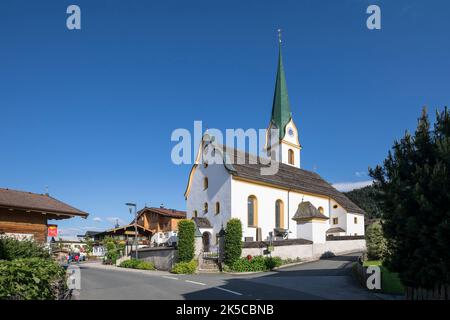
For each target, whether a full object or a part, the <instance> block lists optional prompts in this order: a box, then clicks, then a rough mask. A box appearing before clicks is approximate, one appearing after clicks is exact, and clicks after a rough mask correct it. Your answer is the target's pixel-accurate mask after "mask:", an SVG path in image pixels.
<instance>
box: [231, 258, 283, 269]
mask: <svg viewBox="0 0 450 320" xmlns="http://www.w3.org/2000/svg"><path fill="white" fill-rule="evenodd" d="M282 262H283V261H282V259H281V258H280V257H263V256H256V257H245V258H240V259H238V260H236V261H235V262H233V264H231V265H229V270H231V271H234V272H257V271H269V270H272V269H273V268H276V267H279V266H281V265H282Z"/></svg>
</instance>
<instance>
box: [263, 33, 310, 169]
mask: <svg viewBox="0 0 450 320" xmlns="http://www.w3.org/2000/svg"><path fill="white" fill-rule="evenodd" d="M278 46H279V48H278V68H277V78H276V82H275V93H274V95H273V105H272V116H271V119H270V124H269V127H268V128H267V133H266V148H267V150H268V151H270V148H271V146H272V144H273V142H274V141H273V140H272V138H273V137H272V138H271V130H272V129H275V128H276V130H277V131H278V134H279V137H278V140H279V141H278V142H279V148H278V151H277V154H278V155H277V156H278V161H280V162H282V163H286V164H288V165H291V166H295V167H297V168H300V150H301V149H302V146H301V145H300V141H299V138H298V136H299V134H298V130H297V127H296V126H295V124H294V120H293V119H292V113H291V105H290V103H289V97H288V91H287V85H286V76H285V74H284V66H283V56H282V55H281V30H280V29H278ZM275 132H276V131H275Z"/></svg>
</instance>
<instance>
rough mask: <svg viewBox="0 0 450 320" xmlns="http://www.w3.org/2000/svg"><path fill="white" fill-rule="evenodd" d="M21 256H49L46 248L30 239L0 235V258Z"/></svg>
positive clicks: (12, 258)
mask: <svg viewBox="0 0 450 320" xmlns="http://www.w3.org/2000/svg"><path fill="white" fill-rule="evenodd" d="M21 258H44V259H48V258H50V254H49V252H48V250H46V249H45V248H44V247H43V246H42V245H41V244H39V243H37V242H34V241H32V240H21V241H19V240H16V239H14V238H10V237H0V260H14V259H21Z"/></svg>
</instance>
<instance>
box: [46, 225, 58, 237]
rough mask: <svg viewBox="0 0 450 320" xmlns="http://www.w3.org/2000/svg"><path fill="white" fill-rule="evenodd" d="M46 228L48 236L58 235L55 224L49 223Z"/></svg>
mask: <svg viewBox="0 0 450 320" xmlns="http://www.w3.org/2000/svg"><path fill="white" fill-rule="evenodd" d="M47 230H48V236H49V237H57V236H58V226H57V225H56V224H49V225H48V228H47Z"/></svg>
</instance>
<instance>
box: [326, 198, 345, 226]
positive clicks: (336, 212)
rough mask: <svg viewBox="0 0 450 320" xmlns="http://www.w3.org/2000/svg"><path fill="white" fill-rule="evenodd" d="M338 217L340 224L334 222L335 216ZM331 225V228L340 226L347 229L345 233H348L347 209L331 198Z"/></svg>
mask: <svg viewBox="0 0 450 320" xmlns="http://www.w3.org/2000/svg"><path fill="white" fill-rule="evenodd" d="M334 206H337V208H334ZM336 217H337V218H338V224H333V218H336ZM328 222H329V227H330V228H336V227H340V228H342V229H344V230H345V234H346V235H348V232H347V211H346V210H345V209H344V208H343V207H342V206H341V205H340V204H338V203H337V202H336V201H334V200H333V199H330V220H328Z"/></svg>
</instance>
